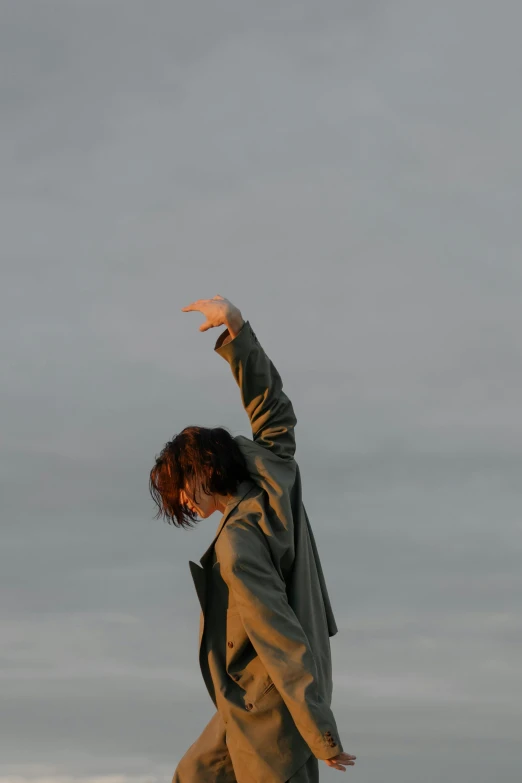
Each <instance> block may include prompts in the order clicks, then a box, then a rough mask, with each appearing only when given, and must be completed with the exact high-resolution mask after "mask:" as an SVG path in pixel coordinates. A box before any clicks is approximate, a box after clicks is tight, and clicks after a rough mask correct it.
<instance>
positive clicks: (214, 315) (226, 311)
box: [181, 294, 241, 332]
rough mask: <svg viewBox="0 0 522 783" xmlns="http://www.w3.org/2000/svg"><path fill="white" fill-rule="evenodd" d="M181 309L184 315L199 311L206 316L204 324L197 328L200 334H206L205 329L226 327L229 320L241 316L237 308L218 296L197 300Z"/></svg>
mask: <svg viewBox="0 0 522 783" xmlns="http://www.w3.org/2000/svg"><path fill="white" fill-rule="evenodd" d="M181 309H182V311H183V312H184V313H188V312H190V311H191V310H199V312H200V313H203V315H204V316H206V318H207V320H206V322H205V323H204V324H201V326H200V327H199V331H200V332H206V331H207V329H212V328H213V327H214V326H223V325H225V324H226V325H228V322H229V321H230V319H231V318H234V317H237V316H241V313H240V311H239V310H238V308H237V307H236V306H235V305H233V304H232V302H230V301H229V300H228V299H225V298H224V297H223V296H220V295H219V294H216V296H214V297H213V298H212V299H198V300H197V301H195V302H192V303H191V304H189V305H187V306H186V307H182V308H181Z"/></svg>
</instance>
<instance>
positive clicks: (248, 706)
mask: <svg viewBox="0 0 522 783" xmlns="http://www.w3.org/2000/svg"><path fill="white" fill-rule="evenodd" d="M253 706H254V705H253V704H250V702H249V703H248V704H247V705H246V708H247V710H251V709H252V707H253Z"/></svg>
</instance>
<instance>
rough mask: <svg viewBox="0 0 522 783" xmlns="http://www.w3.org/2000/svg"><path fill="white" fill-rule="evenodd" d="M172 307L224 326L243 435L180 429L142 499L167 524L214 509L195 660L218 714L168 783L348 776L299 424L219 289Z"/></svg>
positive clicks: (247, 328) (222, 343) (198, 580)
mask: <svg viewBox="0 0 522 783" xmlns="http://www.w3.org/2000/svg"><path fill="white" fill-rule="evenodd" d="M182 310H183V312H191V311H199V312H201V313H203V315H204V316H206V319H207V320H206V322H205V323H204V324H202V325H201V326H200V331H201V332H204V331H206V330H208V329H211V328H214V327H219V326H222V325H224V326H226V330H225V331H224V332H223V333H222V334H221V335H220V337H219V338H218V340H217V342H216V344H215V348H214V350H215V352H216V353H217V354H218V355H220V356H221V357H222V358H224V359H225V360H226V361H228V363H229V365H230V368H231V370H232V374H233V376H234V378H235V380H236V383H237V385H238V386H239V388H240V393H241V399H242V402H243V407H244V409H245V411H246V413H247V414H248V416H249V419H250V425H251V429H252V439H250V438H246V437H244V436H242V435H238V436H236V437H232V436H231V434H230V433H229V432H228V430H227V429H226V428H224V427H216V428H205V427H195V426H190V427H186V428H185V429H184V430H183V431H182V432H181V433H179V434H178V435H177V436H176V437H175V438H173V440H172V441H169V442H168V443H166V444H165V446H164V448H163V450H162V452H161V454H160V455H158V456H157V457H156V463H155V465H154V467H153V469H152V470H151V472H150V486H149V488H150V493H151V495H152V497H153V499H154V501H155V502H156V504H157V505H158V509H159V510H158V513H157V515H156V518H159V516H160V515H163V516H164V518H165V519H166V520H167V521H168V522H169V523H170V522H172V523H173V524H174V525H175V526H177V527H183V528H189V527H191V526H192V525H193V524H194V523H195V521H196V519H197V517H198V516H199V517H200V518H201V519H207V518H208V517H210V516H211V515H212V514H213V513H214V512H216V511H219V512H221V514H222V517H221V519H220V523H219V526H218V529H217V532H216V534H215V536H214V539H213V541H212V543H211V544H210V546H209V547H208V549H207V551H206V552H205V553H204V554H203V556H202V557H201V558H200V564H201V565H198V564H196V563H194V562H192V561H189V566H190V570H191V574H192V577H193V580H194V585H195V588H196V592H197V595H198V599H199V602H200V605H201V613H200V629H199V663H200V667H201V672H202V675H203V679H204V681H205V684H206V686H207V690H208V692H209V695H210V698H211V699H212V701H213V703H214V706H215V707H216V712H215V713H214V714H213V716H212V718H211V720H210V721H209V723H208V724H207V726H206V727H205V729H204V730H203V732H202V734H201V735H200V736H199V737H198V738H197V739H196V741H195V742H194V743H193V744H192V745H191V746H190V747H189V749H188V750H187V752H186V753H185V754H184V756H183V757H182V759H181V760H180V762H179V763H178V765H177V767H176V770H175V772H174V775H173V778H172V783H210V781H213V782H214V781H218V783H285V782H286V781H292V783H317V781H318V780H319V760H323V761H324V762H325V763H326V764H327V766H329V767H332V768H333V769H337V770H342V771H346V767H347V766H354V763H355V759H356V757H355V756H354V755H351V754H349V753H345V752H344V750H343V746H342V744H341V741H340V739H339V733H338V731H337V725H336V722H335V718H334V715H333V713H332V710H331V700H332V691H333V680H332V659H331V650H330V637H331V636H334V635H335V634H336V633H337V630H338V629H337V625H336V622H335V618H334V614H333V610H332V606H331V603H330V599H329V595H328V591H327V588H326V583H325V579H324V574H323V571H322V567H321V562H320V559H319V554H318V551H317V546H316V543H315V540H314V536H313V532H312V528H311V525H310V521H309V519H308V515H307V513H306V509H305V507H304V504H303V501H302V491H301V477H300V471H299V466H298V465H297V463H296V461H295V458H294V455H295V436H294V428H295V424H296V423H297V419H296V417H295V414H294V410H293V406H292V404H291V402H290V400H289V399H288V397H287V395H286V394H285V392H284V391H283V384H282V381H281V377H280V375H279V373H278V371H277V370H276V368H275V366H274V364H273V362H272V361H271V360H270V359H269V357H268V356H267V354H266V353H265V351H264V350H263V348H262V346H261V344H260V343H259V340H258V339H257V336H256V334H255V332H254V331H253V329H252V326H251V324H250V322H249V321H248V320H247V321H244V319H243V317H242V314H241V312H240V310H239V309H238V308H237V307H236V306H234V305H233V304H232V303H231V302H230V301H229V300H228V299H225V298H224V297H222V296H221V295H219V294H217V295H216V296H214V297H213V298H212V299H198V300H197V301H194V302H192V303H191V304H189V305H187V306H186V307H183V308H182Z"/></svg>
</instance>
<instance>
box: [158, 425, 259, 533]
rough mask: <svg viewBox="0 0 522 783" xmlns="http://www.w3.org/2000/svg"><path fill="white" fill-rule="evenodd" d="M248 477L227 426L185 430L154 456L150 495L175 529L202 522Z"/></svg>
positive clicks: (187, 428)
mask: <svg viewBox="0 0 522 783" xmlns="http://www.w3.org/2000/svg"><path fill="white" fill-rule="evenodd" d="M248 478H250V474H249V472H248V469H247V466H246V462H245V458H244V457H243V455H242V454H241V451H240V449H239V446H238V445H237V443H236V442H235V440H234V438H233V437H232V435H231V434H230V433H229V432H228V430H227V429H226V428H225V427H214V428H213V429H211V428H208V427H185V429H184V430H182V431H181V432H180V433H179V434H178V435H176V436H175V437H174V438H173V440H171V441H169V442H168V443H166V444H165V446H164V447H163V450H162V451H161V453H160V454H159V456H156V464H155V465H154V467H153V468H152V470H151V472H150V482H149V491H150V494H151V496H152V499H153V500H154V502H155V503H156V505H157V506H158V509H159V510H158V513H157V514H156V516H155V517H154V518H155V519H158V518H159V517H160V516H162V515H163V516H164V518H165V519H166V520H167V522H168V523H169V524H170V523H171V522H172V524H174V525H175V526H176V527H183V528H188V527H191V526H192V524H193V523H194V521H195V520H196V517H197V516H198V515H199V516H200V517H202V518H203V519H206V518H207V517H209V516H210V515H211V514H213V513H214V511H217V510H223V504H224V503H226V502H227V501H228V499H229V498H230V497H231V496H232V495H233V494H235V492H236V490H237V487H238V485H239V484H240V483H241V482H242V481H244V480H245V479H248Z"/></svg>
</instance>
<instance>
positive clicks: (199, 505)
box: [181, 486, 218, 519]
mask: <svg viewBox="0 0 522 783" xmlns="http://www.w3.org/2000/svg"><path fill="white" fill-rule="evenodd" d="M181 502H182V503H184V504H185V505H187V506H188V507H189V508H190V510H191V511H195V512H196V513H197V514H198V516H200V517H201V518H202V519H206V518H207V517H209V516H210V515H211V514H213V513H214V511H217V510H218V509H217V506H216V504H215V502H214V498H213V497H212V495H206V494H205V493H204V492H203V491H202V489H201V486H200V487H199V489H198V491H197V492H196V497H192V495H191V493H190V490H189V489H188V487H186V488H185V490H181Z"/></svg>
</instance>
